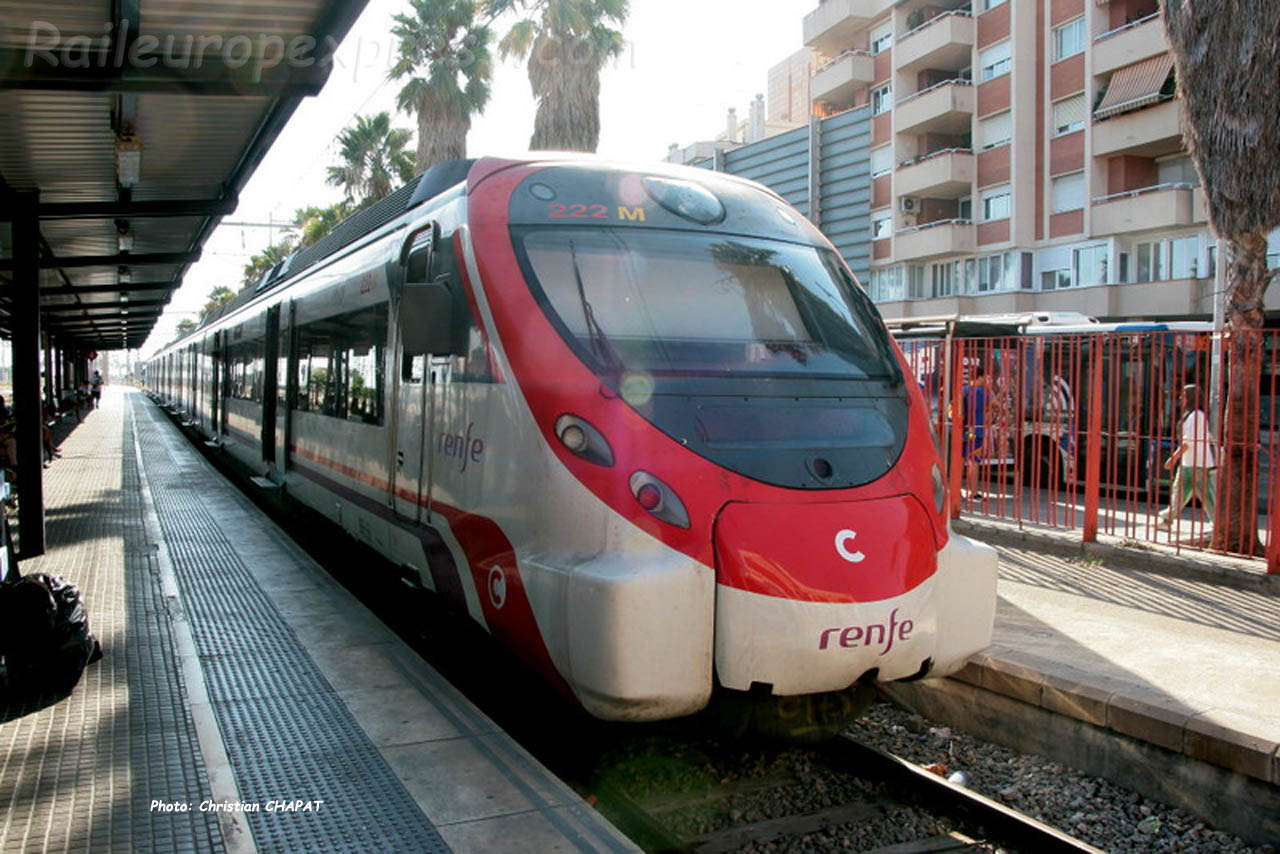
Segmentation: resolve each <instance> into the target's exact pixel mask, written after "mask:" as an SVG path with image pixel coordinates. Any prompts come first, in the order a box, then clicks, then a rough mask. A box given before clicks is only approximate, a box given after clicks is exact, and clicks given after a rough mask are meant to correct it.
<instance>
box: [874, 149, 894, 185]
mask: <svg viewBox="0 0 1280 854" xmlns="http://www.w3.org/2000/svg"><path fill="white" fill-rule="evenodd" d="M892 171H893V146H892V145H882V146H880V147H879V148H875V149H872V151H871V177H872V178H879V177H880V176H881V175H888V174H889V173H890V172H892Z"/></svg>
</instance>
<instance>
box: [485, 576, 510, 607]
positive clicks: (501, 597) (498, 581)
mask: <svg viewBox="0 0 1280 854" xmlns="http://www.w3.org/2000/svg"><path fill="white" fill-rule="evenodd" d="M489 601H490V602H492V603H493V607H495V608H501V607H502V606H503V605H505V604H507V576H506V573H504V572H503V571H502V567H500V566H495V567H494V568H493V569H491V570H489Z"/></svg>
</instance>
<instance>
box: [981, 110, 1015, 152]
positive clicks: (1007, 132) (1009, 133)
mask: <svg viewBox="0 0 1280 854" xmlns="http://www.w3.org/2000/svg"><path fill="white" fill-rule="evenodd" d="M1012 117H1013V113H1011V112H1010V111H1009V110H1005V111H1004V112H1003V113H997V114H995V115H994V116H991V117H990V118H986V119H982V120H981V121H980V122H978V145H980V146H981V147H982V149H983V150H984V151H985V150H986V149H988V148H996V147H998V146H1001V145H1008V144H1009V143H1010V142H1011V141H1012V140H1013V120H1012Z"/></svg>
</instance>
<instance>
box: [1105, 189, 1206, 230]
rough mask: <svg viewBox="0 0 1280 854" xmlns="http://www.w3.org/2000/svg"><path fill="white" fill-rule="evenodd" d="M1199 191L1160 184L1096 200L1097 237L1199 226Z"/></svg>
mask: <svg viewBox="0 0 1280 854" xmlns="http://www.w3.org/2000/svg"><path fill="white" fill-rule="evenodd" d="M1194 193H1195V187H1194V185H1192V184H1159V185H1157V186H1154V187H1144V188H1143V189H1141V190H1133V191H1131V192H1128V193H1116V194H1114V195H1110V196H1101V197H1098V198H1095V199H1094V200H1093V212H1092V213H1093V221H1092V228H1091V231H1092V232H1093V235H1094V236H1095V237H1105V236H1108V235H1112V234H1124V233H1126V232H1132V231H1154V230H1156V229H1167V228H1179V227H1182V226H1189V225H1195V224H1196V222H1197V220H1196V209H1195V199H1194Z"/></svg>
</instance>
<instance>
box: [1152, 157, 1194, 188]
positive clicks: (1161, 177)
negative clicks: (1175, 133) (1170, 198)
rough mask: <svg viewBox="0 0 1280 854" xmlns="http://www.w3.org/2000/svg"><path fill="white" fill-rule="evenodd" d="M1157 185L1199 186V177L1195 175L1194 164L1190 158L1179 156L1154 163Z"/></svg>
mask: <svg viewBox="0 0 1280 854" xmlns="http://www.w3.org/2000/svg"><path fill="white" fill-rule="evenodd" d="M1156 183H1157V184H1199V183H1200V176H1199V175H1198V174H1197V173H1196V164H1195V163H1194V162H1193V161H1192V159H1191V158H1190V156H1188V155H1185V154H1180V155H1178V156H1176V157H1172V158H1169V159H1168V160H1160V161H1157V163H1156Z"/></svg>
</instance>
